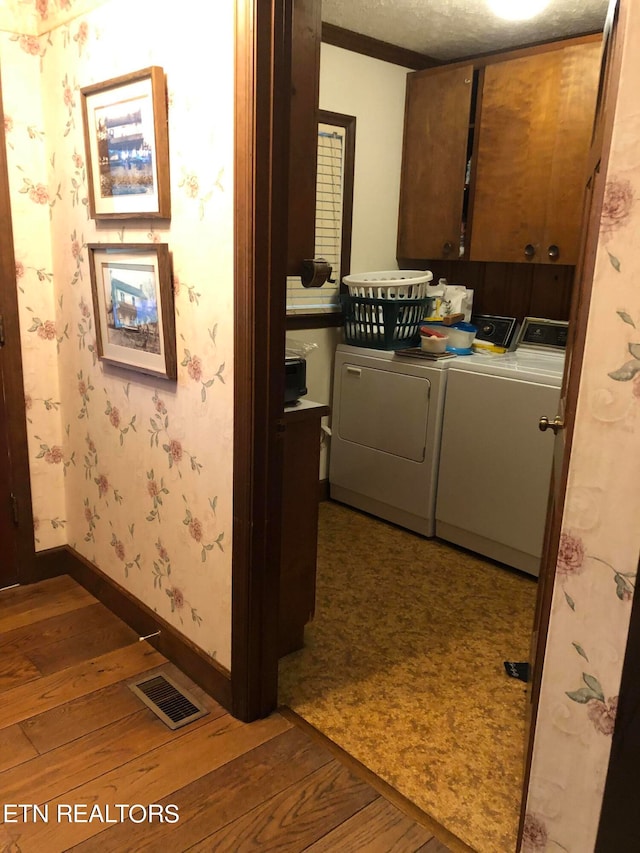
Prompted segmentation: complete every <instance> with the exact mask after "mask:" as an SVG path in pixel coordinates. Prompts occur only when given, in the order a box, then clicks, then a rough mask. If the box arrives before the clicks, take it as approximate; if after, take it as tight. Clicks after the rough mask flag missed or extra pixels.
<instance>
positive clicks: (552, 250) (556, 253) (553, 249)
mask: <svg viewBox="0 0 640 853" xmlns="http://www.w3.org/2000/svg"><path fill="white" fill-rule="evenodd" d="M547 251H548V252H549V257H550V258H551V260H552V261H557V260H558V258H559V257H560V249H559V248H558V247H557V246H556V244H555V243H552V244H551V245H550V246H549V248H548V250H547Z"/></svg>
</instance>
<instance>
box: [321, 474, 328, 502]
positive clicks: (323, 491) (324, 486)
mask: <svg viewBox="0 0 640 853" xmlns="http://www.w3.org/2000/svg"><path fill="white" fill-rule="evenodd" d="M318 500H319V501H328V500H329V479H328V478H325V479H324V480H318Z"/></svg>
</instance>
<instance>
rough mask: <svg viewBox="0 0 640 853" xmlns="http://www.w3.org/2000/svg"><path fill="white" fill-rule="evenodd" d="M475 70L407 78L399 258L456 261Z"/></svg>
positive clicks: (469, 67) (463, 68) (459, 69)
mask: <svg viewBox="0 0 640 853" xmlns="http://www.w3.org/2000/svg"><path fill="white" fill-rule="evenodd" d="M472 82H473V66H472V65H467V66H462V67H460V68H455V69H453V70H440V69H437V70H434V71H428V72H424V71H422V72H417V73H414V74H408V75H407V100H406V108H405V128H404V147H403V154H402V179H401V190H400V215H399V220H398V258H451V259H455V258H457V257H458V251H459V246H460V229H461V224H462V204H463V196H464V182H465V171H466V163H467V140H468V135H469V114H470V108H471V91H472Z"/></svg>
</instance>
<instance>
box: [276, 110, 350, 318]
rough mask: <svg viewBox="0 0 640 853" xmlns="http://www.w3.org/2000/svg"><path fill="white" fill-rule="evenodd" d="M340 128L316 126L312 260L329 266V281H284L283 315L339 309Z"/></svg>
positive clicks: (292, 278) (342, 139)
mask: <svg viewBox="0 0 640 853" xmlns="http://www.w3.org/2000/svg"><path fill="white" fill-rule="evenodd" d="M345 133H346V130H345V128H344V127H340V126H338V125H328V124H319V125H318V173H317V178H316V228H315V257H316V258H324V259H325V260H326V261H327V262H328V263H330V264H331V267H332V268H333V272H332V274H331V278H333V279H335V281H334V283H331V282H329V281H328V282H326V283H325V284H324V285H323V286H322V287H303V286H302V283H301V282H300V278H299V276H289V277H288V278H287V312H288V313H289V314H291V313H304V314H311V313H321V312H329V311H337V310H339V308H340V305H339V301H338V293H339V290H340V276H341V271H340V252H341V248H342V209H343V194H344V159H345V158H344V151H345V145H344V142H345Z"/></svg>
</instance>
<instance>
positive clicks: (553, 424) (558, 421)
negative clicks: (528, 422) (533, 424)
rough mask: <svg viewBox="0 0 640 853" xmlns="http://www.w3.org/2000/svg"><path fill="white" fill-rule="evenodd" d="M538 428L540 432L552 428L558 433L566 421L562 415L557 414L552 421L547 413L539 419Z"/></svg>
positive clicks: (554, 432) (555, 433)
mask: <svg viewBox="0 0 640 853" xmlns="http://www.w3.org/2000/svg"><path fill="white" fill-rule="evenodd" d="M538 429H539V430H540V432H546V431H547V430H548V429H550V430H551V431H552V432H553V434H554V435H557V434H558V433H559V432H560V430H561V429H564V421H563V420H562V418H561V417H560V415H556V416H555V418H554V419H553V420H552V421H550V420H549V418H548V417H547V416H546V415H543V416H542V417H541V418H540V420H539V421H538Z"/></svg>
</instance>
